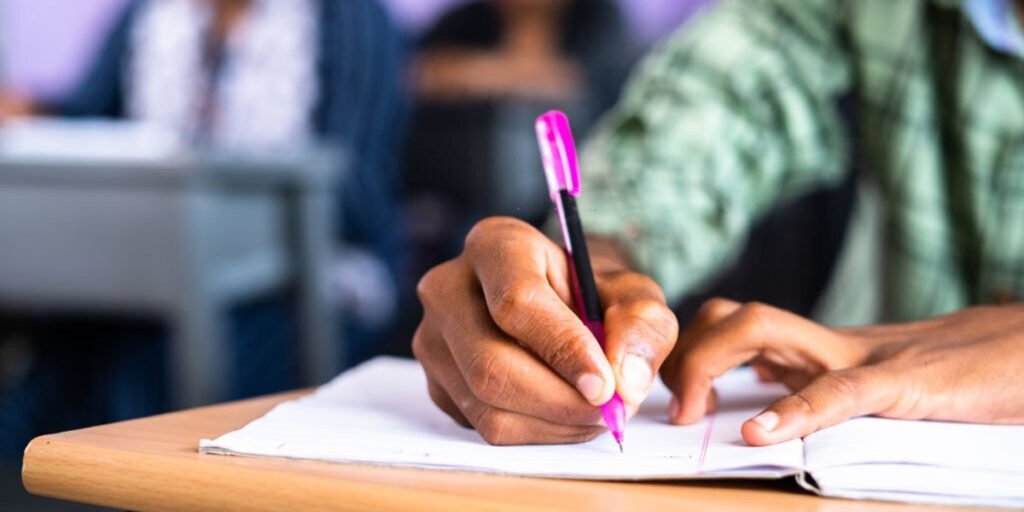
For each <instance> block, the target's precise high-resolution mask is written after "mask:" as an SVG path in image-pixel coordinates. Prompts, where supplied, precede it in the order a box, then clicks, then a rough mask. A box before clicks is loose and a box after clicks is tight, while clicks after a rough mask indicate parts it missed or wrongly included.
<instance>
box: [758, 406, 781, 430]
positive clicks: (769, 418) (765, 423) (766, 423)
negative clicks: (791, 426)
mask: <svg viewBox="0 0 1024 512" xmlns="http://www.w3.org/2000/svg"><path fill="white" fill-rule="evenodd" d="M754 423H757V424H758V425H761V428H763V429H764V430H765V431H766V432H771V431H772V430H775V427H777V426H779V415H778V414H776V413H775V411H765V412H762V413H761V414H758V415H757V416H755V417H754Z"/></svg>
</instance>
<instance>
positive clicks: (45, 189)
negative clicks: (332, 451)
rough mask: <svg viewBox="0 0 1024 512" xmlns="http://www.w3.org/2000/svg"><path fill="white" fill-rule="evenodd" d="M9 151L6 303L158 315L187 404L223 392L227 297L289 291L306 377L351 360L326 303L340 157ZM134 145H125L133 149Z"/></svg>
mask: <svg viewBox="0 0 1024 512" xmlns="http://www.w3.org/2000/svg"><path fill="white" fill-rule="evenodd" d="M6 149H7V148H5V150H4V151H0V308H3V309H5V310H9V311H15V312H17V311H30V312H40V311H44V312H47V311H53V312H88V313H100V314H132V315H138V314H142V315H156V316H159V317H161V318H163V319H164V320H166V322H167V325H168V326H169V327H170V328H171V333H172V334H171V339H172V341H171V343H172V346H171V360H170V364H171V367H170V372H169V375H170V376H171V379H172V382H171V388H170V389H171V390H172V396H173V398H174V401H175V405H176V406H188V405H198V404H203V403H210V402H214V401H217V400H221V399H223V398H224V397H225V391H226V384H227V383H228V382H230V381H229V377H230V372H231V364H230V358H229V357H228V354H227V350H228V347H229V344H228V343H227V340H226V329H225V327H224V326H223V325H222V324H223V322H224V318H223V317H224V312H225V310H226V306H227V305H229V304H231V303H233V302H235V301H240V300H244V299H246V298H253V297H256V296H258V295H260V294H263V293H267V292H269V291H272V290H275V289H280V288H282V287H285V286H294V287H295V289H296V291H297V294H296V297H297V299H298V303H299V316H298V320H299V324H300V327H301V329H300V336H301V338H302V339H301V362H302V364H303V373H304V374H305V379H306V380H307V381H308V382H309V383H311V384H312V383H320V382H323V381H325V380H327V379H328V378H329V377H331V376H333V375H334V374H335V373H336V372H337V370H338V368H339V367H340V362H341V361H340V357H341V351H340V347H339V346H338V341H337V340H338V339H339V338H338V337H337V334H338V333H336V331H337V330H338V329H337V328H336V323H335V322H334V318H333V315H332V308H331V306H330V304H329V303H328V297H327V291H326V283H327V281H328V280H327V279H326V278H325V272H326V269H327V268H328V265H329V258H330V253H331V237H332V235H333V233H334V231H333V225H334V222H335V220H336V217H335V215H334V212H335V208H336V206H337V205H336V204H335V197H336V194H333V191H334V190H335V187H334V184H335V183H336V179H337V176H336V174H337V169H338V167H339V166H338V165H337V159H338V157H337V155H336V154H335V153H333V152H331V151H328V150H326V149H322V148H321V149H307V150H302V151H295V152H275V153H273V154H269V153H268V154H265V155H264V154H259V153H257V154H252V153H249V154H231V155H229V154H214V153H208V154H199V153H197V154H183V153H180V152H176V153H174V154H168V155H166V156H163V157H159V158H150V157H145V158H143V157H142V156H140V155H139V154H134V155H132V156H131V158H111V157H108V156H104V155H102V154H97V153H95V152H93V154H90V155H88V156H87V157H85V158H75V157H74V155H72V154H69V153H68V152H67V151H65V150H64V149H62V148H54V150H53V151H51V152H50V153H49V154H39V155H33V154H32V152H31V151H30V152H27V153H26V152H19V151H7V150H6ZM127 153H130V151H126V152H125V153H123V154H127Z"/></svg>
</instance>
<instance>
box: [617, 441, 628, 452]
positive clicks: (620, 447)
mask: <svg viewBox="0 0 1024 512" xmlns="http://www.w3.org/2000/svg"><path fill="white" fill-rule="evenodd" d="M616 443H618V444H619V453H626V452H625V450H623V449H622V441H616Z"/></svg>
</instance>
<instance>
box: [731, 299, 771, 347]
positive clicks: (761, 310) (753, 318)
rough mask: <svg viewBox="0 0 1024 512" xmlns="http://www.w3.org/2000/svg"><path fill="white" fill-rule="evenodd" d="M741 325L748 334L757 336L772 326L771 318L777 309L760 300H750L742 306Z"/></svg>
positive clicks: (740, 312)
mask: <svg viewBox="0 0 1024 512" xmlns="http://www.w3.org/2000/svg"><path fill="white" fill-rule="evenodd" d="M739 314H740V315H741V322H740V325H741V327H742V328H743V329H744V330H745V334H746V335H747V336H756V337H758V338H760V337H761V336H760V334H762V333H765V332H767V331H768V329H769V328H770V326H771V319H772V317H773V316H774V314H775V309H774V308H772V307H771V306H768V305H766V304H763V303H760V302H749V303H747V304H744V305H743V306H741V307H740V310H739Z"/></svg>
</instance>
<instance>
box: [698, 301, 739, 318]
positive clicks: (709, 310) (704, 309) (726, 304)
mask: <svg viewBox="0 0 1024 512" xmlns="http://www.w3.org/2000/svg"><path fill="white" fill-rule="evenodd" d="M734 311H736V303H735V302H733V301H731V300H727V299H723V298H721V297H714V298H711V299H708V300H707V301H705V302H704V304H702V305H701V307H700V310H699V311H698V312H697V315H698V316H700V317H701V318H704V319H706V320H709V321H711V322H719V321H721V320H722V319H724V318H725V317H727V316H729V315H730V314H732V313H733V312H734Z"/></svg>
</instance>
